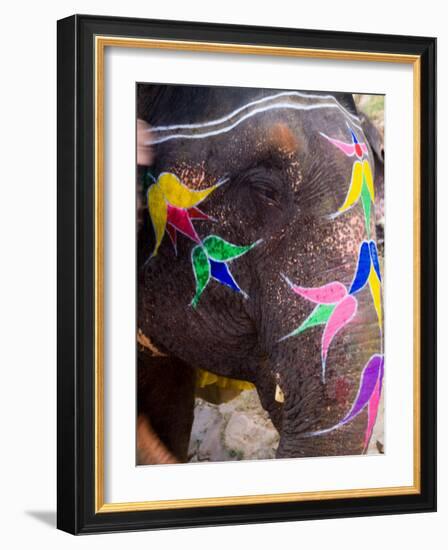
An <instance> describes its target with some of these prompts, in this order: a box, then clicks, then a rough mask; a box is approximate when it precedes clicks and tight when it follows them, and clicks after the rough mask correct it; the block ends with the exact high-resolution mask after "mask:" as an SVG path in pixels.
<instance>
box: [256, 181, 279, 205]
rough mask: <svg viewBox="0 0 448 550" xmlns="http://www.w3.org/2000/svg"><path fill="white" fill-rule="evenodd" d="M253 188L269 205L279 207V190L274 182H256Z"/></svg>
mask: <svg viewBox="0 0 448 550" xmlns="http://www.w3.org/2000/svg"><path fill="white" fill-rule="evenodd" d="M251 188H252V190H253V192H254V193H256V194H257V195H258V196H259V197H260V198H261V199H263V200H265V201H266V202H267V204H271V205H272V206H279V204H280V200H279V199H280V197H279V193H278V191H277V189H275V187H274V185H273V182H271V181H267V180H256V181H255V182H253V183H252V185H251Z"/></svg>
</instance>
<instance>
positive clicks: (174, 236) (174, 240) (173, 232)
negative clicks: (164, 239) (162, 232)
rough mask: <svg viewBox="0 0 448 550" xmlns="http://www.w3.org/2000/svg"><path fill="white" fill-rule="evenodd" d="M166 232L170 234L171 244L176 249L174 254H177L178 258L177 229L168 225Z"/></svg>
mask: <svg viewBox="0 0 448 550" xmlns="http://www.w3.org/2000/svg"><path fill="white" fill-rule="evenodd" d="M166 230H167V232H168V236H169V238H170V241H171V243H172V244H173V247H174V252H175V253H176V256H177V232H176V229H175V227H174V226H172V225H171V224H170V223H169V224H167V226H166Z"/></svg>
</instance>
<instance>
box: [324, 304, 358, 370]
mask: <svg viewBox="0 0 448 550" xmlns="http://www.w3.org/2000/svg"><path fill="white" fill-rule="evenodd" d="M357 309H358V302H357V300H356V298H354V297H353V296H346V297H345V298H344V299H343V300H342V301H341V302H339V304H338V305H337V306H336V307H335V309H334V311H333V313H332V314H331V317H330V318H329V319H328V322H327V324H326V326H325V330H324V333H323V335H322V367H323V372H324V373H325V362H326V360H327V355H328V348H329V347H330V344H331V342H332V340H333V338H334V337H335V336H336V334H337V333H338V332H339V331H340V330H341V329H342V328H343V327H344V326H345V325H346V324H347V323H349V322H350V321H351V320H352V319H353V317H354V316H355V315H356V311H357Z"/></svg>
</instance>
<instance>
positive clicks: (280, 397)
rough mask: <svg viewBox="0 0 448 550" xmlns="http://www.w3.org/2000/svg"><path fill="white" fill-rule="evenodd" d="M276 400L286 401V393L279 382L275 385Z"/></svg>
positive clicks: (279, 401)
mask: <svg viewBox="0 0 448 550" xmlns="http://www.w3.org/2000/svg"><path fill="white" fill-rule="evenodd" d="M275 400H276V401H277V402H278V403H284V402H285V395H284V393H283V391H282V389H281V387H280V386H279V385H278V384H277V385H276V386H275Z"/></svg>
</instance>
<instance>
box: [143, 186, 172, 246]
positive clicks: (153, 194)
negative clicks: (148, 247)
mask: <svg viewBox="0 0 448 550" xmlns="http://www.w3.org/2000/svg"><path fill="white" fill-rule="evenodd" d="M148 209H149V214H150V216H151V221H152V225H153V227H154V233H155V238H156V244H155V246H154V252H153V256H155V255H156V254H157V250H158V249H159V246H160V243H161V242H162V239H163V235H164V234H165V228H166V220H167V215H168V214H167V206H166V202H165V198H164V196H163V193H162V190H161V189H160V187H159V186H158V185H157V184H154V185H151V187H150V188H149V189H148Z"/></svg>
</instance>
